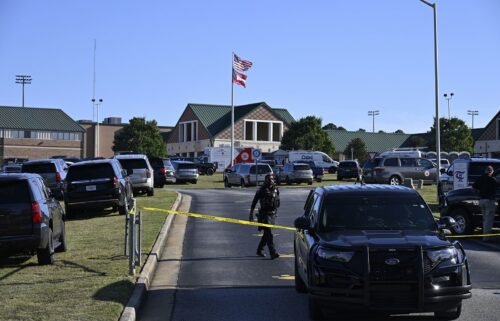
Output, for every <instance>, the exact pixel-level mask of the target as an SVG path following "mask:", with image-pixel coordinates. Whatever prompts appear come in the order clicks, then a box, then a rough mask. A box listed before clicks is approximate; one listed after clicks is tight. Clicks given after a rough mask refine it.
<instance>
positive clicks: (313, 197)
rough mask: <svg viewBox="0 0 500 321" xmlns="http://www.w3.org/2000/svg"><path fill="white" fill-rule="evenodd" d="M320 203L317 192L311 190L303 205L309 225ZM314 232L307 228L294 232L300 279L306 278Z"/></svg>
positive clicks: (313, 222)
mask: <svg viewBox="0 0 500 321" xmlns="http://www.w3.org/2000/svg"><path fill="white" fill-rule="evenodd" d="M319 204H320V197H319V195H318V194H317V193H314V192H313V191H311V193H310V194H309V196H308V199H307V201H306V204H305V206H304V216H306V217H308V218H309V220H310V221H311V226H314V224H315V220H316V217H317V213H318V208H319ZM312 233H314V232H311V231H309V230H298V231H297V232H296V235H297V237H296V242H297V243H296V244H295V246H296V252H297V264H298V269H299V273H301V276H302V279H303V280H307V279H308V278H307V268H308V261H309V253H310V250H311V246H312V245H314V236H313V234H312Z"/></svg>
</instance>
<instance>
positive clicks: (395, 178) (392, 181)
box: [389, 175, 401, 185]
mask: <svg viewBox="0 0 500 321" xmlns="http://www.w3.org/2000/svg"><path fill="white" fill-rule="evenodd" d="M389 185H401V177H399V176H397V175H393V176H391V178H389Z"/></svg>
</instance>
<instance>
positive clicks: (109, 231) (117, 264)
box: [0, 190, 176, 321]
mask: <svg viewBox="0 0 500 321" xmlns="http://www.w3.org/2000/svg"><path fill="white" fill-rule="evenodd" d="M155 193H156V195H155V196H154V197H138V198H137V203H138V206H150V207H160V208H170V207H171V205H172V204H173V202H174V201H175V198H176V193H174V192H171V191H166V190H156V191H155ZM165 217H166V214H164V213H157V212H154V213H153V212H143V243H142V244H143V248H142V250H143V253H145V254H144V256H145V257H146V256H147V253H149V251H150V250H151V248H152V245H153V243H154V240H155V239H156V237H157V235H158V232H159V231H160V229H161V227H162V225H163V222H164V221H165ZM124 224H125V219H124V216H121V215H118V214H117V213H112V214H109V213H108V214H96V213H89V214H87V215H85V216H82V217H78V218H76V219H74V220H71V221H67V222H66V234H67V240H68V251H67V252H66V253H56V254H55V263H54V264H53V265H48V266H39V265H38V264H37V260H36V256H34V257H30V256H14V257H9V258H1V259H0V320H23V321H24V320H118V318H119V316H120V313H121V311H122V309H123V307H124V305H125V304H126V302H127V300H128V298H129V296H130V293H131V290H132V288H133V284H134V282H135V279H134V278H133V277H129V276H128V265H127V263H128V259H127V258H126V257H125V256H123V254H124ZM144 261H145V260H143V263H144Z"/></svg>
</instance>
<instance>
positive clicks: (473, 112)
mask: <svg viewBox="0 0 500 321" xmlns="http://www.w3.org/2000/svg"><path fill="white" fill-rule="evenodd" d="M467 115H470V116H472V129H474V116H477V115H479V111H478V110H467Z"/></svg>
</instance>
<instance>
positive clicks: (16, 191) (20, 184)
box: [0, 180, 31, 219]
mask: <svg viewBox="0 0 500 321" xmlns="http://www.w3.org/2000/svg"><path fill="white" fill-rule="evenodd" d="M30 202H31V193H30V189H29V186H28V182H27V181H26V180H16V181H4V180H2V181H0V204H12V203H30ZM7 219H8V218H7Z"/></svg>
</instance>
